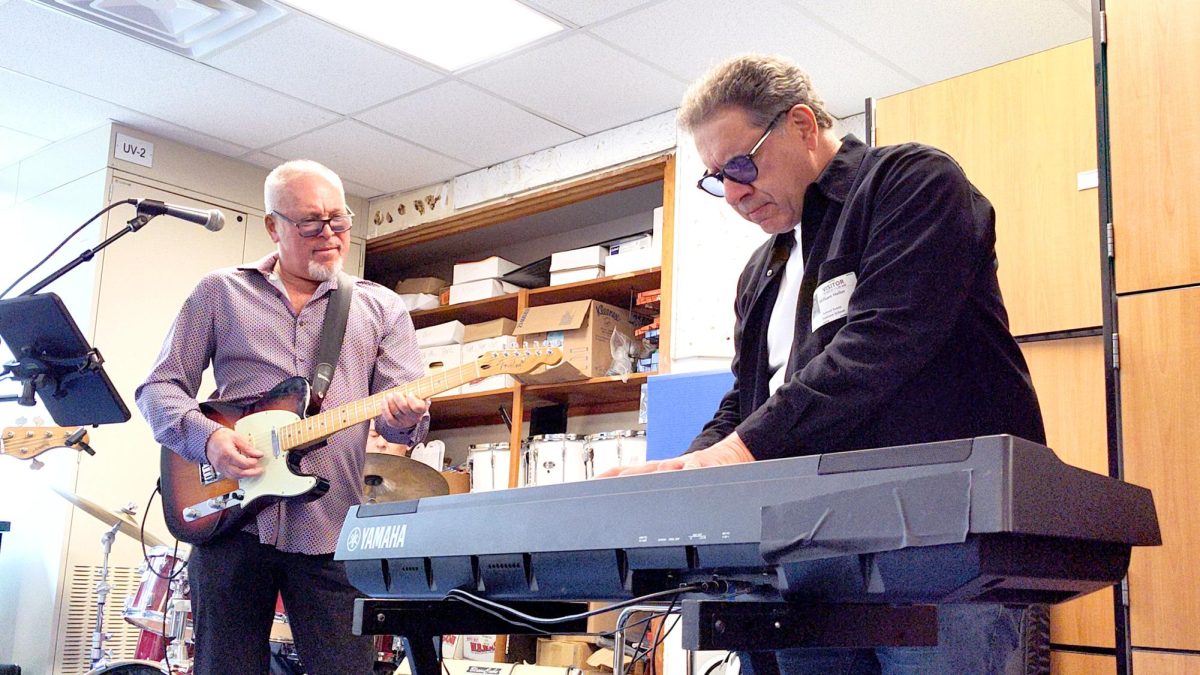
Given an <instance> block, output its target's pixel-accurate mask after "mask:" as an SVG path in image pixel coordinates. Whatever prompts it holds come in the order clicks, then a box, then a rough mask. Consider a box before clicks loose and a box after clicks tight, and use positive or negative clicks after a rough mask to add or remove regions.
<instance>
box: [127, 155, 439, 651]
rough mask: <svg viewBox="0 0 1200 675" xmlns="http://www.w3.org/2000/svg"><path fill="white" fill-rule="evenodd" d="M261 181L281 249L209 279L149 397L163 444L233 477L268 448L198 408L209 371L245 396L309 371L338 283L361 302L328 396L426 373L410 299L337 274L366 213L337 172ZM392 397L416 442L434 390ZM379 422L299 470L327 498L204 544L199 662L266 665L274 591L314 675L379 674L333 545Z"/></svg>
mask: <svg viewBox="0 0 1200 675" xmlns="http://www.w3.org/2000/svg"><path fill="white" fill-rule="evenodd" d="M263 193H264V201H265V204H266V208H265V211H266V216H265V218H264V220H265V224H266V229H267V233H268V234H269V235H270V237H271V240H272V241H274V242H275V243H276V245H277V250H276V251H274V252H273V253H271V254H270V255H268V256H266V257H264V258H262V259H261V260H259V261H257V262H254V263H251V264H248V265H242V266H240V267H236V268H230V269H224V270H218V271H216V272H212V273H210V274H208V275H207V276H205V277H204V278H203V279H202V280H201V281H200V283H199V285H197V286H196V288H195V290H193V291H192V294H191V295H190V296H189V297H188V299H187V300H186V301H185V302H184V306H183V309H182V310H181V311H180V313H179V316H178V317H177V318H176V320H175V324H174V326H173V327H172V329H171V331H170V333H169V334H168V335H167V339H166V342H165V343H164V345H163V349H162V352H161V353H160V354H159V358H158V361H157V362H156V363H155V366H154V369H153V370H152V371H151V373H150V376H149V377H148V378H147V379H146V382H145V383H143V384H142V386H141V387H139V388H138V391H137V394H136V398H137V403H138V406H139V407H140V409H141V410H142V414H143V415H144V416H145V417H146V419H147V421H148V422H149V423H150V425H151V427H153V430H154V435H155V438H156V439H157V440H158V441H159V442H160V443H162V444H163V445H165V446H167V447H169V448H171V449H173V450H175V451H176V452H178V453H179V454H180V455H181V456H183V457H184V458H185V459H187V460H189V461H192V462H196V463H200V462H207V463H208V464H211V465H212V466H213V467H214V468H215V469H216V470H217V471H218V472H219V473H220V474H222V475H223V476H226V477H229V478H245V477H249V476H256V475H260V474H261V473H262V469H261V468H260V467H259V466H258V458H259V457H261V456H262V453H261V452H260V451H259V450H257V449H256V448H255V446H254V445H252V444H251V443H250V441H249V439H247V438H246V437H245V436H244V435H243V434H240V433H237V432H235V431H233V430H232V429H229V428H226V427H224V426H221V425H220V424H218V423H216V422H214V421H212V420H210V419H208V418H206V417H205V416H204V415H203V414H201V412H200V410H199V407H198V405H197V403H196V395H197V393H198V392H199V389H200V383H201V374H202V373H203V372H204V370H205V369H206V368H207V367H208V366H209V365H211V366H212V369H213V375H214V376H215V379H216V386H217V390H216V392H215V393H214V394H213V396H212V398H214V399H215V398H219V399H220V400H221V401H223V402H227V403H234V404H239V405H241V404H246V403H250V402H253V401H255V400H256V399H257V398H258V397H259V396H260V395H262V394H263V393H264V392H266V391H268V390H270V389H271V388H272V387H274V386H275V385H276V384H278V383H280V382H281V381H283V380H285V379H287V378H290V377H295V376H297V375H299V376H302V377H305V378H309V377H311V376H312V375H313V369H314V367H315V365H316V364H315V363H314V361H315V360H316V355H317V350H318V344H319V343H320V337H321V332H322V327H323V324H324V321H325V310H326V307H327V305H328V303H329V301H330V299H331V297H332V296H333V293H334V291H335V290H336V289H337V288H338V286H339V285H340V284H342V283H350V284H353V288H352V293H351V296H350V312H349V316H348V319H347V324H346V330H345V337H344V338H343V340H342V347H341V352H340V355H339V358H338V360H337V367H336V368H335V369H334V372H333V377H332V380H331V381H330V384H329V389H328V391H327V392H326V395H325V400H324V404H323V406H322V407H323V408H324V409H326V410H328V409H331V408H335V407H337V406H339V405H342V404H345V403H350V402H352V401H359V400H362V399H364V398H367V397H368V396H370V395H372V394H374V393H376V392H379V391H382V390H385V389H391V388H393V387H397V386H399V385H401V384H403V383H405V382H408V381H411V380H414V379H417V378H418V377H420V376H421V375H423V368H422V364H421V360H420V355H419V352H418V351H417V343H416V334H415V331H414V329H413V324H412V320H411V318H409V316H408V312H407V310H405V308H404V304H403V303H402V302H401V301H400V299H399V296H397V295H396V294H395V293H392V292H391V291H390V290H388V289H386V288H384V287H382V286H379V285H378V284H374V283H371V282H369V281H364V280H362V279H356V278H354V277H350V276H347V275H341V274H339V273H340V272H341V269H342V260H343V259H344V256H345V254H346V250H347V247H348V246H349V244H350V229H351V228H352V227H353V222H354V221H353V218H354V214H353V213H351V211H350V209H349V208H348V207H347V206H346V196H345V193H344V192H343V189H342V181H341V179H340V178H338V176H337V174H335V173H334V172H332V171H330V170H329V169H328V168H326V167H324V166H322V165H321V164H318V163H316V162H311V161H305V160H298V161H293V162H287V163H285V164H283V165H280V166H279V167H276V168H275V170H273V171H272V172H271V173H270V174H269V175H268V176H267V179H266V183H265V185H264V188H263ZM386 398H387V400H386V401H385V402H384V404H383V405H382V406H381V409H380V411H379V416H378V417H376V418H375V419H374V425H375V428H376V429H377V430H378V431H379V433H380V434H381V435H382V436H383V437H384V438H386V439H387V440H388V441H391V442H394V443H404V444H406V445H412V444H414V443H417V442H419V441H420V440H422V438H423V437H424V436H425V433H426V431H427V430H428V429H429V415H428V412H427V411H428V403H427V402H426V401H423V400H421V399H419V398H416V397H413V396H410V395H406V396H403V397H401V396H397V395H395V394H391V395H389V396H387V397H386ZM367 426H368V425H367V424H366V423H364V424H361V425H358V426H356V427H352V428H349V429H346V430H343V431H340V432H338V433H335V434H333V435H332V436H330V437H329V439H328V443H327V445H326V446H325V447H322V448H319V449H316V450H313V451H311V452H309V453H307V454H306V455H305V456H304V458H303V460H302V464H301V469H302V470H303V471H304V472H305V473H311V474H316V475H318V476H321V477H323V478H325V479H326V480H328V481H329V483H330V486H329V490H328V492H327V493H326V494H324V495H322V496H321V497H320V498H319V499H316V500H313V501H308V502H304V501H299V500H282V501H280V502H278V503H275V504H273V505H271V506H269V507H267V508H265V509H264V510H262V511H261V512H260V513H259V514H258V515H257V517H255V518H248V519H247V522H246V524H245V526H244V527H243V528H242V529H241V530H240V531H234V532H232V533H229V534H224V535H221V536H218V537H217V538H215V539H213V540H212V541H209V542H208V543H205V544H202V545H197V546H195V547H193V549H192V552H191V557H190V561H189V564H188V570H189V577H188V580H189V582H190V584H191V603H192V614H193V616H194V622H195V641H196V655H195V658H196V660H195V671H196V672H197V673H201V674H204V673H263V674H265V673H267V672H268V662H269V659H270V656H271V652H270V642H269V640H270V635H271V628H272V620H273V618H274V614H275V605H276V596H277V594H280V595H282V597H283V602H284V605H285V607H286V610H287V615H288V621H289V623H290V627H291V629H292V636H293V638H294V640H295V644H296V647H297V650H298V651H299V654H300V658H301V660H302V661H303V662H304V664H305V666H306V667H307V671H308V672H310V673H369V672H371V669H372V664H373V662H374V659H373V645H372V641H371V639H370V638H369V637H359V636H354V635H352V634H351V626H352V621H353V603H354V598H355V597H356V596H357V595H358V593H357V591H356V590H355V589H354V588H353V587H352V586H351V585H350V584H349V582H348V580H347V579H346V573H345V569H344V566H343V565H342V563H339V562H336V561H334V560H333V555H332V554H333V550H334V549H335V548H336V545H337V538H338V533H339V531H340V529H341V523H342V520H343V519H344V518H345V516H346V511H347V510H348V509H349V508H350V506H352V505H354V504H358V503H359V502H361V497H362V475H363V465H364V463H365V461H366V455H365V451H364V447H365V445H366V440H367Z"/></svg>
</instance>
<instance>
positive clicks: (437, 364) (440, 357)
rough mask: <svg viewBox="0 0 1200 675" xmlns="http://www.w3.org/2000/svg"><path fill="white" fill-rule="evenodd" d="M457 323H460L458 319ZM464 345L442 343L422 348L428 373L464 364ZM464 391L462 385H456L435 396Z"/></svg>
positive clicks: (423, 361)
mask: <svg viewBox="0 0 1200 675" xmlns="http://www.w3.org/2000/svg"><path fill="white" fill-rule="evenodd" d="M455 323H458V322H457V321H456V322H455ZM462 354H463V352H462V345H442V346H440V347H425V348H423V349H422V350H421V363H422V365H423V366H424V367H425V374H426V375H433V374H434V373H436V372H437V371H439V370H447V369H450V368H458V367H459V366H461V365H462ZM459 393H462V387H461V386H458V387H454V388H453V389H449V390H447V391H444V392H442V393H440V394H434V396H452V395H454V394H459Z"/></svg>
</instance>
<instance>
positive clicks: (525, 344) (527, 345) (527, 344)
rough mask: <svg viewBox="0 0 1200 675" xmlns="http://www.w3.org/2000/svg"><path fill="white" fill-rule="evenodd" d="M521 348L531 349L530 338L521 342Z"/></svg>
mask: <svg viewBox="0 0 1200 675" xmlns="http://www.w3.org/2000/svg"><path fill="white" fill-rule="evenodd" d="M521 349H529V341H528V340H526V341H524V342H522V343H521Z"/></svg>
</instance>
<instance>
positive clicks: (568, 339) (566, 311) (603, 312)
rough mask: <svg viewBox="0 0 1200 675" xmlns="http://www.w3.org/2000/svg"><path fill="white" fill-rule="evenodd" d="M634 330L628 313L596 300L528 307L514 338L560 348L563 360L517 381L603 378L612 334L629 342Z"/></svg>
mask: <svg viewBox="0 0 1200 675" xmlns="http://www.w3.org/2000/svg"><path fill="white" fill-rule="evenodd" d="M633 328H634V327H633V324H632V322H631V317H630V315H629V312H627V311H625V310H623V309H621V308H619V307H614V306H612V305H609V304H606V303H603V302H600V301H598V300H576V301H574V302H563V303H559V304H557V305H543V306H541V307H529V308H527V309H526V310H525V311H524V312H523V313H522V314H521V318H520V320H519V321H517V328H516V330H514V331H513V336H514V337H516V338H517V339H519V340H522V341H530V342H532V341H537V342H540V343H542V344H547V343H549V344H553V345H558V346H561V347H562V350H563V360H562V362H560V363H559V364H558V365H556V366H552V367H547V366H539V367H538V369H537V370H535V371H533V372H532V373H529V374H527V375H522V376H520V377H518V378H517V379H519V380H521V381H523V382H531V383H549V382H570V381H571V380H583V379H587V378H589V377H600V376H602V375H606V374H608V370H609V366H611V365H612V362H613V357H612V348H611V347H610V343H611V342H612V339H613V334H614V333H620V334H621V335H623V336H625V338H626V339H627V340H630V341H632V340H633V339H634V338H633ZM631 365H632V364H631ZM631 369H632V368H631Z"/></svg>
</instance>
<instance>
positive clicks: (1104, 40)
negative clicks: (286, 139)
mask: <svg viewBox="0 0 1200 675" xmlns="http://www.w3.org/2000/svg"><path fill="white" fill-rule="evenodd" d="M1100 44H1102V45H1106V44H1108V13H1107V12H1105V11H1104V10H1100Z"/></svg>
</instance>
